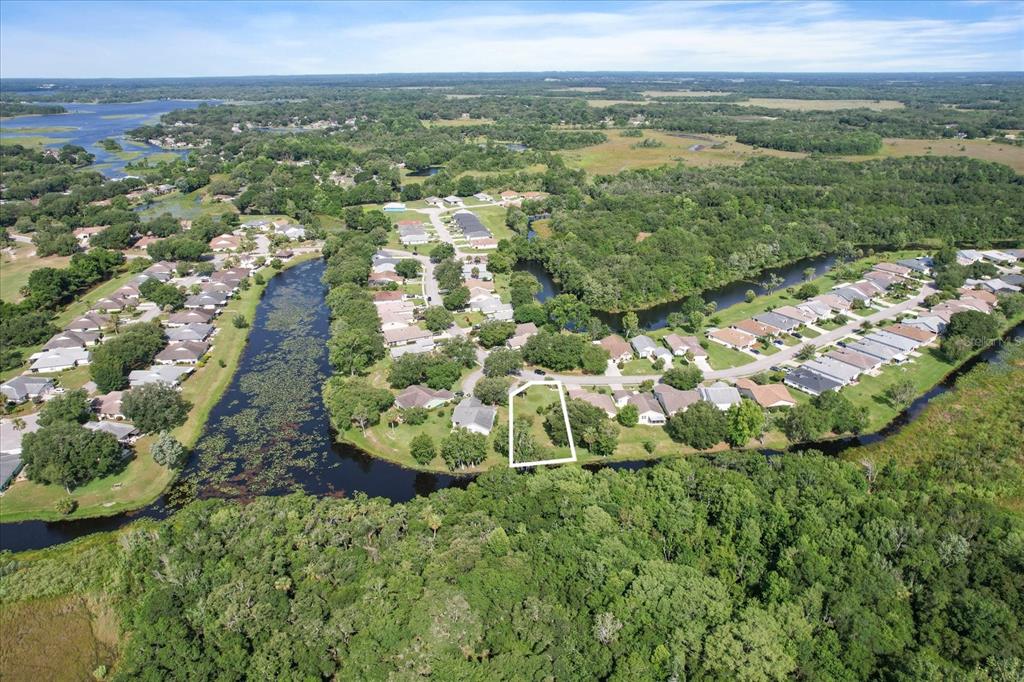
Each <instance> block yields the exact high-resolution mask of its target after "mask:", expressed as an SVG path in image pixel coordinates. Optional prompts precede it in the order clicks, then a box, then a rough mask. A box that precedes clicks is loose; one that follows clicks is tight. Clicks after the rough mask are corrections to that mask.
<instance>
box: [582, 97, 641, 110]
mask: <svg viewBox="0 0 1024 682" xmlns="http://www.w3.org/2000/svg"><path fill="white" fill-rule="evenodd" d="M585 101H586V103H587V106H588V107H595V108H600V107H613V106H615V105H616V104H643V102H637V101H633V100H631V99H588V100H585Z"/></svg>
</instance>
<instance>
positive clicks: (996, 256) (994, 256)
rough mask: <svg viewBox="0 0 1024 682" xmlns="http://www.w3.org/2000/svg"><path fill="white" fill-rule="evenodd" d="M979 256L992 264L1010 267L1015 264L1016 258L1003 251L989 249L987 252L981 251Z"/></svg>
mask: <svg viewBox="0 0 1024 682" xmlns="http://www.w3.org/2000/svg"><path fill="white" fill-rule="evenodd" d="M981 255H982V257H983V258H984V259H985V260H987V261H991V262H993V263H1000V264H1001V265H1012V264H1013V263H1016V262H1017V257H1016V256H1014V255H1013V254H1009V253H1006V252H1005V251H997V250H994V249H990V250H988V251H982V252H981Z"/></svg>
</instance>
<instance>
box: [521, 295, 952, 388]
mask: <svg viewBox="0 0 1024 682" xmlns="http://www.w3.org/2000/svg"><path fill="white" fill-rule="evenodd" d="M934 293H935V289H933V288H932V287H930V286H928V285H925V286H924V287H922V288H921V292H920V293H919V294H917V295H916V296H914V297H912V298H909V299H907V300H906V301H902V302H900V303H897V304H896V305H893V306H890V307H888V308H885V309H884V310H879V311H878V312H875V313H873V314H871V315H868V316H867V317H861V318H857V319H856V320H853V321H852V322H850V323H848V324H845V325H843V326H842V327H839V328H837V329H833V330H832V331H830V332H826V333H824V334H822V335H821V336H818V337H816V338H813V339H806V340H805V343H806V344H807V345H809V346H814V347H815V348H821V347H823V346H827V345H830V344H833V343H835V342H836V341H839V340H840V339H842V338H843V337H845V336H848V335H849V334H852V333H853V332H855V331H857V330H858V329H859V328H860V326H861V325H862V324H864V322H865V321H868V322H872V323H874V324H876V325H877V324H878V323H880V322H885V321H887V320H891V319H893V318H894V317H896V316H897V315H899V314H900V313H905V312H907V311H908V310H910V309H912V308H914V307H916V306H918V305H920V303H921V301H923V300H924V299H925V297H927V296H930V295H931V294H934ZM798 352H800V346H799V345H797V346H788V347H786V348H783V349H782V350H780V351H779V352H778V353H776V354H774V355H762V356H759V357H758V358H757V359H756V360H754V361H753V362H750V363H747V364H745V365H742V366H740V367H729V368H728V369H718V370H712V371H710V372H705V373H704V379H705V380H708V381H716V380H718V379H738V378H739V377H745V376H751V375H754V374H760V373H761V372H764V371H767V370H769V369H770V368H771V367H773V366H775V365H779V364H782V363H783V362H786V361H787V360H792V359H794V358H795V357H796V354H797V353H798ZM545 377H546V378H554V379H559V380H561V381H562V383H564V384H569V385H575V386H610V385H613V384H640V383H643V382H644V381H648V380H650V381H654V382H657V381H658V380H659V379H661V375H660V374H641V375H636V376H621V377H613V376H607V375H588V376H580V375H574V374H547V375H545ZM538 378H541V377H540V375H536V374H533V373H529V372H528V373H524V374H523V379H524V380H526V381H529V380H531V379H538Z"/></svg>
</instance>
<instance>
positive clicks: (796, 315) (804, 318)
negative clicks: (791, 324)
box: [772, 305, 814, 323]
mask: <svg viewBox="0 0 1024 682" xmlns="http://www.w3.org/2000/svg"><path fill="white" fill-rule="evenodd" d="M772 312H775V313H778V314H779V315H785V316H786V317H792V318H793V319H794V320H800V321H801V322H804V323H806V322H814V316H813V315H808V314H807V313H806V312H804V311H803V310H800V309H799V308H796V307H794V306H791V305H784V306H780V307H778V308H776V309H775V310H773V311H772Z"/></svg>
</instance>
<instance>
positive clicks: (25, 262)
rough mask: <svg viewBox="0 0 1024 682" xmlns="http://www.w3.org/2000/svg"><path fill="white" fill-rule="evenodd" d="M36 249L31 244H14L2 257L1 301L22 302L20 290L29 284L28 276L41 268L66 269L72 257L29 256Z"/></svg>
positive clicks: (0, 277) (0, 265)
mask: <svg viewBox="0 0 1024 682" xmlns="http://www.w3.org/2000/svg"><path fill="white" fill-rule="evenodd" d="M34 250H35V247H34V246H32V245H31V244H23V243H21V242H14V245H13V246H11V247H10V248H9V249H5V250H4V252H3V256H2V257H0V299H3V300H4V301H8V302H10V303H16V302H18V301H20V300H21V293H20V290H21V288H22V287H23V286H25V285H26V284H28V276H29V275H31V274H32V271H33V270H38V269H39V268H66V267H67V266H68V263H69V262H71V257H70V256H46V257H45V258H40V257H38V256H29V255H28V254H29V253H31V252H33V251H34Z"/></svg>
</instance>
